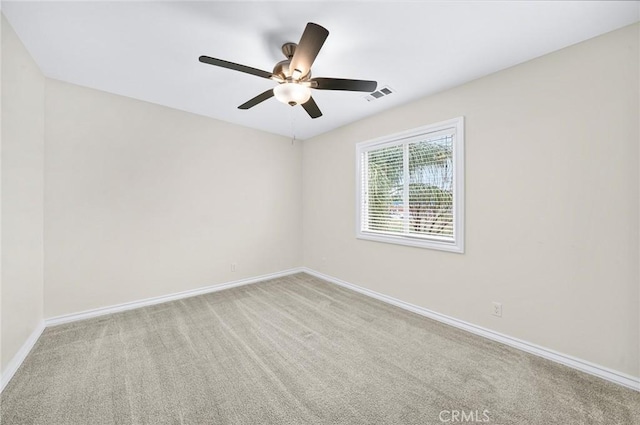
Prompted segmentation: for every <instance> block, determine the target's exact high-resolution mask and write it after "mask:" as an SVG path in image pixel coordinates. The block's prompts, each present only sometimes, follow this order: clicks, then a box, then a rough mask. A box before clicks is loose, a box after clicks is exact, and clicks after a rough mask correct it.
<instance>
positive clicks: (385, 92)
mask: <svg viewBox="0 0 640 425" xmlns="http://www.w3.org/2000/svg"><path fill="white" fill-rule="evenodd" d="M391 93H393V90H391V87H389V86H384V87H382V88H381V89H380V90H377V91H374V92H373V93H369V94H368V95H366V96H365V97H364V98H365V99H367V101H368V102H372V101H374V100H378V99H380V98H381V97H385V96H389V95H390V94H391Z"/></svg>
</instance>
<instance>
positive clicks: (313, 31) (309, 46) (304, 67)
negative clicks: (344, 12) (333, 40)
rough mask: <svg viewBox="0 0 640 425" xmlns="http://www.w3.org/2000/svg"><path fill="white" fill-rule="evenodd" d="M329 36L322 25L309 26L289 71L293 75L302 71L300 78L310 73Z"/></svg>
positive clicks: (292, 59)
mask: <svg viewBox="0 0 640 425" xmlns="http://www.w3.org/2000/svg"><path fill="white" fill-rule="evenodd" d="M328 36H329V31H327V30H326V29H325V28H323V27H321V26H320V25H318V24H314V23H313V22H309V23H308V24H307V27H306V28H305V29H304V32H303V33H302V37H300V42H299V43H298V47H296V51H295V53H294V54H293V58H291V64H290V65H289V69H290V70H291V72H292V74H293V73H294V72H295V70H296V69H297V70H298V71H300V75H299V76H298V78H300V77H303V76H305V75H307V74H308V73H309V70H310V69H311V65H313V61H314V60H316V56H318V52H320V48H321V47H322V45H323V44H324V41H325V40H326V39H327V37H328Z"/></svg>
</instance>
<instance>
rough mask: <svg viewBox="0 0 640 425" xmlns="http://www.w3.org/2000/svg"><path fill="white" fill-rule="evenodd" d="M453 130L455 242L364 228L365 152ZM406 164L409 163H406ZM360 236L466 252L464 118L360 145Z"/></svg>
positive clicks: (357, 150) (357, 235)
mask: <svg viewBox="0 0 640 425" xmlns="http://www.w3.org/2000/svg"><path fill="white" fill-rule="evenodd" d="M440 132H451V133H452V134H453V179H454V182H453V188H454V193H453V217H454V226H453V242H451V241H444V240H438V238H437V237H424V236H412V235H407V234H383V233H379V232H372V231H366V230H363V226H362V225H363V218H364V214H365V213H366V212H365V211H362V205H363V203H362V198H363V196H364V194H363V193H362V187H363V181H362V176H363V174H362V171H363V170H362V165H363V164H362V162H363V161H362V155H363V153H365V152H368V151H370V150H375V149H380V148H384V147H388V146H396V145H402V144H404V143H407V142H411V141H413V140H416V141H417V140H420V139H423V138H424V136H425V135H432V134H433V133H440ZM405 167H406V165H405ZM356 238H358V239H365V240H371V241H376V242H385V243H392V244H399V245H408V246H414V247H420V248H429V249H436V250H441V251H449V252H457V253H464V117H458V118H453V119H450V120H447V121H442V122H438V123H435V124H429V125H425V126H422V127H418V128H414V129H411V130H407V131H403V132H400V133H395V134H390V135H387V136H383V137H379V138H376V139H373V140H367V141H364V142H360V143H358V144H357V145H356Z"/></svg>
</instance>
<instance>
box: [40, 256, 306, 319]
mask: <svg viewBox="0 0 640 425" xmlns="http://www.w3.org/2000/svg"><path fill="white" fill-rule="evenodd" d="M300 272H302V268H293V269H289V270H283V271H281V272H276V273H269V274H265V275H262V276H256V277H250V278H246V279H240V280H234V281H232V282H226V283H219V284H216V285H211V286H205V287H204V288H197V289H191V290H189V291H182V292H176V293H174V294H169V295H162V296H159V297H153V298H146V299H144V300H138V301H132V302H128V303H122V304H117V305H112V306H107V307H101V308H96V309H93V310H86V311H81V312H79V313H72V314H65V315H63V316H56V317H51V318H49V319H45V321H44V325H45V326H46V327H49V326H56V325H62V324H64V323H71V322H77V321H78V320H85V319H90V318H92V317H98V316H104V315H106V314H112V313H118V312H120V311H126V310H133V309H136V308H140V307H146V306H149V305H154V304H162V303H166V302H168V301H175V300H179V299H182V298H189V297H195V296H196V295H202V294H208V293H210V292H217V291H222V290H224V289H229V288H235V287H237V286H243V285H249V284H252V283H257V282H262V281H265V280H270V279H276V278H279V277H283V276H288V275H291V274H295V273H300Z"/></svg>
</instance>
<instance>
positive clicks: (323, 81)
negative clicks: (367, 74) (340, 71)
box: [311, 78, 378, 92]
mask: <svg viewBox="0 0 640 425" xmlns="http://www.w3.org/2000/svg"><path fill="white" fill-rule="evenodd" d="M311 82H312V85H311V87H312V88H314V89H318V90H347V91H364V92H372V91H375V90H376V87H377V86H378V83H377V82H376V81H368V80H348V79H345V78H312V79H311Z"/></svg>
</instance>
